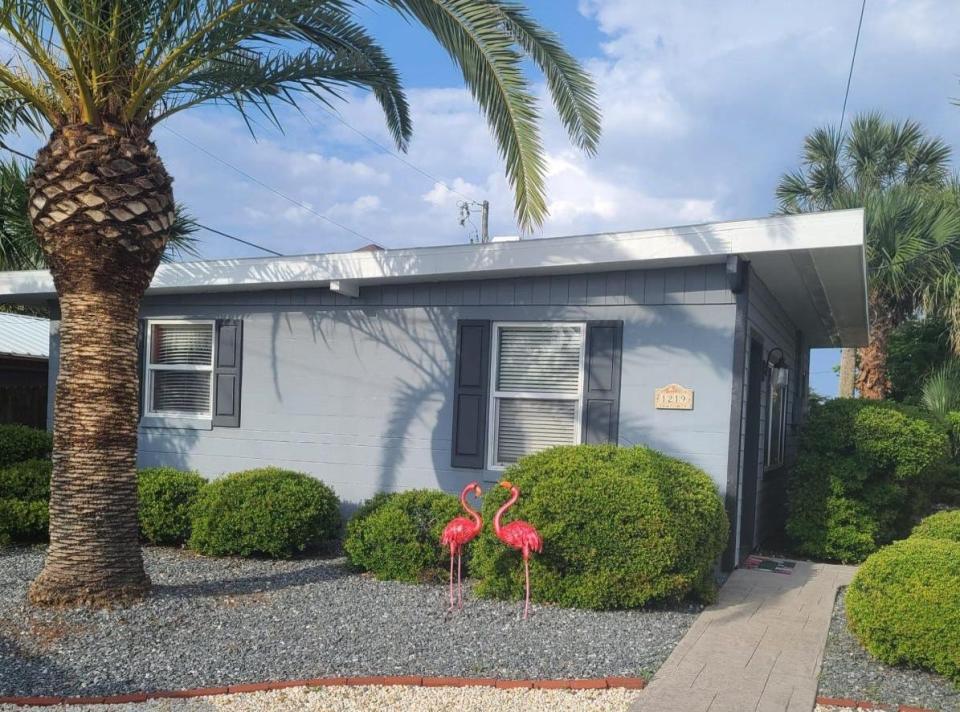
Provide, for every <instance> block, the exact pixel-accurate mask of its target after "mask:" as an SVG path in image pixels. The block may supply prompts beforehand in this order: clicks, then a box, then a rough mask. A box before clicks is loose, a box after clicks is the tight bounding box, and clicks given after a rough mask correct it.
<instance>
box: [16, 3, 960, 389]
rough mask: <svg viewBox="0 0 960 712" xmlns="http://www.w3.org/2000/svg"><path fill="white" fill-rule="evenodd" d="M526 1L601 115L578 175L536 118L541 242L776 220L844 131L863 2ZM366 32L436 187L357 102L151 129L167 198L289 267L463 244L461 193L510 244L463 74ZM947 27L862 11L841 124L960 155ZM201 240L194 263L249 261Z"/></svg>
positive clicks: (230, 248)
mask: <svg viewBox="0 0 960 712" xmlns="http://www.w3.org/2000/svg"><path fill="white" fill-rule="evenodd" d="M527 4H528V6H529V7H530V8H531V10H532V12H533V14H534V15H535V16H536V17H537V18H538V19H540V20H541V22H542V23H543V24H544V25H546V26H548V27H550V28H552V29H553V30H555V31H556V32H557V33H558V34H559V35H560V36H561V38H562V39H563V40H564V41H565V43H566V44H567V46H568V47H569V48H570V49H571V50H572V51H573V52H574V53H575V54H576V55H577V56H578V57H580V58H581V59H582V60H583V61H584V63H585V64H586V66H587V67H588V68H589V70H590V71H591V73H592V74H593V75H594V77H595V79H596V82H597V85H598V88H599V94H600V102H601V106H602V109H603V112H604V135H603V139H602V141H601V145H600V150H599V152H598V154H597V156H596V157H594V158H590V159H588V158H586V157H584V156H583V155H581V154H579V153H578V152H577V151H576V150H574V149H573V148H572V147H570V145H569V143H568V142H567V140H566V138H565V135H564V133H563V131H562V129H561V127H560V126H559V124H558V122H557V121H556V118H555V116H554V115H553V114H552V112H551V111H550V109H549V106H545V107H544V143H545V146H546V150H547V153H548V166H549V183H548V190H549V205H550V210H551V217H550V218H549V219H548V221H547V222H546V224H545V225H544V226H543V229H542V230H541V231H540V232H539V233H538V234H537V236H540V235H542V236H550V235H563V234H575V233H585V232H597V231H603V230H614V229H639V228H649V227H657V226H662V225H676V224H685V223H693V222H701V221H710V220H724V219H734V218H741V217H753V216H763V215H768V214H770V213H771V212H772V211H773V210H775V208H776V204H775V201H774V188H775V185H776V181H777V179H778V177H779V176H780V175H781V174H782V173H783V172H784V171H786V170H789V169H791V168H794V167H796V166H797V165H798V161H799V154H800V149H801V143H802V140H803V137H804V135H806V134H807V133H808V132H809V131H810V130H811V129H812V128H814V127H815V126H818V125H822V124H827V123H834V124H835V123H836V122H837V121H838V120H839V115H840V108H841V104H842V101H843V91H844V86H845V83H846V79H847V70H848V68H849V62H850V53H851V50H852V47H853V40H854V35H855V33H856V27H857V18H858V16H859V13H860V0H805V1H804V2H802V3H788V2H769V0H727V1H726V2H723V3H704V2H699V1H693V0H672V1H671V2H662V1H661V2H645V1H640V0H579V1H577V0H530V1H529V2H528V3H527ZM362 19H363V20H364V21H365V22H367V23H368V24H369V26H370V27H371V29H372V31H373V32H374V34H375V35H376V36H377V37H378V38H379V39H380V40H381V42H382V43H383V44H384V46H385V47H386V48H387V49H388V51H389V52H390V53H391V55H392V56H393V57H394V59H395V61H396V63H397V65H398V68H399V70H400V72H401V74H402V76H403V78H404V80H405V82H406V85H407V87H408V88H409V90H410V100H411V104H412V107H413V120H414V130H415V136H414V140H413V142H412V144H411V147H410V151H409V154H408V155H407V159H408V160H409V161H411V162H412V163H413V164H415V165H416V166H418V167H419V168H420V169H422V170H423V171H425V172H426V173H428V174H429V175H430V176H434V177H436V178H438V179H439V180H440V181H442V183H438V182H436V181H434V180H432V179H431V178H428V177H426V176H424V175H423V174H421V173H419V172H417V171H415V170H413V169H411V168H410V167H409V166H408V165H406V164H404V163H403V162H401V161H399V160H397V158H396V157H395V156H394V155H393V154H392V153H390V152H389V151H384V150H382V149H381V148H378V147H377V146H375V145H373V144H372V143H370V142H369V141H368V140H367V139H365V138H363V137H361V136H359V135H358V134H357V133H355V132H354V130H352V129H356V130H357V131H361V132H362V133H363V134H366V135H367V136H369V137H371V138H373V139H374V140H375V141H376V142H378V143H380V144H382V145H384V146H389V145H390V140H389V137H388V135H387V133H386V131H385V129H384V126H383V121H382V117H381V116H380V114H379V110H378V108H377V106H376V105H375V103H374V102H372V101H371V100H370V98H369V97H368V96H364V95H361V94H356V95H350V97H349V98H350V99H351V101H350V102H349V103H345V104H343V105H342V106H341V107H340V118H341V119H342V120H343V121H344V122H346V125H345V124H344V123H341V122H340V121H338V120H337V119H335V118H333V117H332V116H330V115H329V114H328V113H326V112H325V111H324V110H322V109H321V108H320V107H319V106H316V105H307V106H305V107H304V114H303V115H302V116H301V115H299V114H296V113H293V112H281V116H282V118H283V120H284V128H285V132H284V133H279V132H277V131H276V130H273V129H271V128H269V127H263V128H262V130H260V131H258V140H257V141H254V140H253V139H252V138H251V137H250V135H249V133H248V132H247V130H246V128H245V127H244V124H243V122H242V121H241V120H240V119H239V118H237V117H235V116H233V115H231V114H230V113H228V112H226V111H224V110H220V109H199V110H196V111H194V112H193V113H188V114H184V115H180V116H178V117H175V118H174V119H173V120H172V121H171V122H170V129H172V130H173V131H175V132H177V134H180V135H182V136H184V137H186V138H188V139H189V141H190V142H192V143H190V142H187V141H184V140H183V139H181V138H180V137H179V136H178V135H176V134H174V133H172V132H171V131H168V130H166V129H164V128H162V127H161V128H158V129H157V130H156V132H155V138H156V140H157V143H158V145H159V146H160V149H161V152H162V155H163V157H164V159H165V161H166V163H167V166H168V168H169V170H170V171H171V173H172V174H173V175H174V177H175V184H174V190H175V194H176V198H177V199H178V201H180V202H182V203H184V204H185V205H186V206H187V207H188V208H189V209H190V211H191V212H192V213H193V214H194V215H195V216H196V217H197V218H198V219H199V220H200V221H201V222H203V223H206V224H208V225H211V226H213V227H216V228H219V229H221V230H226V231H228V232H231V233H233V234H236V235H238V236H240V237H243V238H246V239H249V240H253V241H255V242H259V243H261V244H264V245H267V246H269V247H271V248H273V249H275V250H278V251H280V252H283V253H287V254H293V253H302V252H322V251H330V250H339V249H353V248H355V247H358V246H360V245H361V244H363V243H364V242H365V241H366V240H373V241H376V242H379V243H381V244H383V245H386V246H390V247H399V246H404V245H424V244H443V243H454V242H465V241H467V240H468V239H469V238H470V234H469V232H468V231H467V230H466V229H464V228H461V227H460V225H459V224H458V221H457V203H458V201H459V200H461V199H462V198H461V194H462V195H466V196H469V197H470V198H473V199H478V200H479V199H488V200H490V201H491V205H492V211H491V212H492V214H491V228H492V232H493V233H494V234H515V233H516V232H517V228H516V225H515V223H514V221H513V216H512V204H513V201H512V197H511V193H510V191H509V188H508V186H507V184H506V182H505V180H504V179H503V168H502V164H501V162H500V160H499V158H498V156H497V152H496V149H495V147H494V145H493V142H492V140H491V138H490V134H489V132H488V131H487V128H486V126H485V125H484V122H483V120H482V118H481V117H480V116H479V114H478V112H477V110H476V108H475V106H474V105H473V103H472V102H471V100H470V97H469V96H468V94H467V93H466V92H465V91H464V90H463V87H462V82H461V81H460V78H459V76H458V74H457V72H456V70H455V68H454V67H453V66H452V65H451V63H450V62H449V61H448V60H447V58H446V56H445V55H444V53H443V52H442V51H441V50H439V49H438V48H437V46H436V44H435V43H434V42H433V41H432V39H431V38H430V36H429V35H427V34H426V33H425V32H424V31H422V30H420V29H419V28H417V27H415V26H411V25H408V24H407V23H406V22H405V21H403V20H401V19H399V18H398V17H397V16H395V15H393V14H392V13H390V12H388V11H386V10H385V9H383V8H379V9H373V8H371V9H368V10H364V11H363V15H362ZM958 27H960V3H958V2H956V0H867V9H866V15H865V19H864V23H863V34H862V38H861V44H860V53H859V56H858V60H857V66H856V70H855V73H854V78H853V86H852V90H851V94H850V103H849V108H848V114H853V113H856V112H859V111H866V110H874V109H877V110H881V111H883V112H885V113H886V114H887V115H889V116H890V117H894V118H900V119H903V118H908V117H909V118H913V119H917V120H919V121H921V122H922V123H923V124H924V125H925V126H926V127H927V129H928V130H929V131H931V132H933V133H936V134H939V135H941V136H942V137H944V138H945V139H947V140H948V141H949V142H950V143H951V144H952V145H953V146H954V148H955V150H957V149H960V144H958V136H960V132H958V128H960V108H957V107H955V106H953V105H951V98H952V97H958V96H960V84H958V73H960V51H958V50H960V33H958V32H957V28H958ZM538 82H539V78H538ZM348 126H349V127H352V129H351V128H349V127H348ZM28 143H29V142H26V143H25V145H27V144H28ZM196 146H202V147H203V148H204V149H206V150H207V151H210V152H212V153H213V154H215V155H216V156H219V157H221V158H223V159H226V160H228V161H230V162H232V163H234V164H235V165H236V166H238V167H240V168H241V169H242V170H244V171H246V172H248V173H249V174H251V175H254V176H256V177H257V178H258V179H259V180H261V181H263V182H266V183H268V184H269V185H271V186H272V187H274V188H275V189H276V190H278V191H280V192H282V193H284V194H286V195H288V196H290V197H292V198H294V199H296V200H297V201H299V202H301V203H303V204H305V205H308V206H309V207H310V208H311V210H312V211H314V212H311V211H308V210H304V209H302V208H300V207H297V206H296V205H293V204H291V203H290V202H288V201H286V200H284V199H282V198H280V197H279V196H277V195H276V194H275V193H272V192H270V191H268V190H266V189H264V188H263V187H261V186H259V185H257V184H255V183H252V182H250V181H248V180H246V179H245V178H243V177H241V176H240V175H238V174H237V173H235V172H233V171H232V170H231V169H229V168H228V167H226V166H224V165H223V164H221V163H219V162H217V161H216V160H215V159H213V158H211V157H210V156H209V155H207V154H206V153H204V152H203V151H201V150H199V149H198V148H197V147H196ZM451 188H452V190H451ZM316 213H319V214H321V215H324V216H326V217H328V218H329V219H330V220H333V221H336V222H337V223H339V224H340V225H342V226H345V227H348V228H350V230H353V231H355V232H350V231H348V230H344V229H342V228H341V227H338V226H336V225H334V224H332V223H330V222H328V221H326V220H324V219H322V218H320V217H318V215H317V214H316ZM355 233H359V235H358V234H355ZM203 238H204V241H203V244H202V254H203V256H204V257H209V258H213V257H229V256H240V255H244V256H246V255H253V254H257V253H256V252H255V251H253V250H250V249H249V248H245V247H243V246H241V245H237V244H235V243H231V242H229V241H228V240H225V239H223V238H220V237H216V236H214V235H209V234H207V235H204V236H203ZM835 361H836V355H835V354H834V353H830V352H827V353H818V354H816V355H815V360H814V363H813V368H812V375H813V377H812V381H813V387H814V388H815V390H817V391H818V392H820V393H823V394H831V393H834V392H835V390H836V377H835V375H834V374H833V373H832V370H831V367H832V365H833V363H834V362H835Z"/></svg>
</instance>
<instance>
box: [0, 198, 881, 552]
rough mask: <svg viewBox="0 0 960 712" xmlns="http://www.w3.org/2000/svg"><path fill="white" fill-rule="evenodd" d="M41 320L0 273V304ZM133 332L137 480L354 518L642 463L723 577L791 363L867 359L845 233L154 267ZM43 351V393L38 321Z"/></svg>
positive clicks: (773, 506) (40, 280)
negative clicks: (633, 448)
mask: <svg viewBox="0 0 960 712" xmlns="http://www.w3.org/2000/svg"><path fill="white" fill-rule="evenodd" d="M54 299H55V293H54V289H53V284H52V282H51V280H50V277H49V275H48V274H47V273H45V272H29V273H28V272H22V273H6V274H0V300H3V301H17V302H43V301H51V302H52V300H54ZM51 306H52V307H53V308H54V309H55V306H56V305H55V303H52V304H51ZM54 313H55V312H54ZM142 317H143V328H142V329H141V334H142V342H143V343H142V354H143V358H142V360H143V379H144V380H143V382H144V384H145V387H144V389H143V403H142V418H141V422H140V453H139V458H140V463H141V464H142V465H157V464H169V465H173V466H176V467H181V468H191V469H196V470H199V471H200V472H202V473H204V474H206V475H208V476H216V475H219V474H221V473H225V472H231V471H235V470H241V469H246V468H251V467H258V466H265V465H278V466H281V467H287V468H292V469H296V470H301V471H305V472H309V473H312V474H314V475H315V476H317V477H319V478H321V479H323V480H324V481H325V482H326V483H328V484H329V485H331V486H332V487H333V488H334V489H335V490H336V491H337V493H338V494H339V495H340V497H341V498H342V499H343V500H344V501H345V502H347V503H357V502H359V501H361V500H363V499H364V498H366V497H369V496H370V495H372V494H373V493H375V492H377V491H380V490H402V489H407V488H414V487H440V488H443V489H446V490H449V491H456V490H459V489H460V488H461V487H462V486H463V485H464V484H465V483H466V482H468V481H470V480H472V479H475V478H476V479H480V480H486V481H494V480H496V479H497V478H499V477H500V471H501V470H502V469H503V468H504V467H506V466H507V465H509V464H510V463H512V462H514V461H516V459H517V458H519V457H521V456H522V455H524V454H525V453H529V452H532V451H535V450H538V449H541V448H545V447H548V446H551V445H554V444H559V443H578V442H617V443H620V444H622V445H631V444H640V443H642V444H646V445H649V446H651V447H654V448H656V449H658V450H661V451H663V452H665V453H668V454H670V455H674V456H676V457H679V458H683V459H685V460H688V461H690V462H692V463H694V464H696V465H698V466H700V467H701V468H703V469H704V470H705V471H706V472H708V473H709V474H710V476H711V477H712V478H713V479H714V481H715V482H716V484H717V488H718V489H719V491H720V492H721V493H722V494H723V495H724V496H725V497H726V501H727V506H728V511H729V514H730V518H731V521H732V522H733V523H734V527H733V528H734V533H733V535H732V537H731V546H730V550H729V552H728V556H727V558H726V564H727V565H728V566H732V565H734V564H736V562H737V561H738V560H739V559H740V558H742V556H743V555H744V553H745V552H748V551H750V550H751V549H753V548H754V546H755V545H756V544H757V543H758V541H759V540H760V538H761V537H762V536H763V534H764V532H765V530H766V529H767V528H768V527H769V525H770V523H771V522H774V521H776V520H777V519H778V518H781V516H782V515H781V508H782V491H783V480H784V469H785V467H784V466H785V465H786V464H788V463H789V462H790V459H791V457H792V452H793V448H794V440H795V436H796V432H797V425H798V423H799V422H800V421H801V420H802V418H803V414H804V404H805V400H806V398H805V396H806V393H807V377H808V353H809V349H810V348H811V347H821V346H841V345H843V346H856V345H863V344H864V343H866V340H867V328H868V323H867V307H866V279H865V269H864V251H863V214H862V211H859V210H851V211H838V212H829V213H819V214H812V215H800V216H790V217H773V218H764V219H759V220H744V221H735V222H724V223H715V224H708V225H694V226H684V227H675V228H668V229H658V230H645V231H639V232H622V233H608V234H600V235H583V236H574V237H561V238H551V239H530V240H523V241H507V242H493V243H489V244H477V245H451V246H443V247H424V248H415V249H398V250H367V251H359V252H351V253H341V254H320V255H306V256H298V257H278V258H268V259H259V258H258V259H235V260H217V261H210V262H193V263H182V264H171V265H164V266H161V267H160V268H159V270H158V271H157V274H156V277H155V279H154V281H153V284H152V285H151V287H150V290H149V291H148V293H147V296H146V299H145V301H144V303H143V308H142ZM50 346H51V348H50V354H51V369H50V370H51V376H50V378H51V379H54V378H55V377H56V360H57V323H56V321H54V322H53V326H52V331H51V344H50ZM51 392H52V389H51Z"/></svg>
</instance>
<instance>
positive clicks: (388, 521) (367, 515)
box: [343, 490, 471, 583]
mask: <svg viewBox="0 0 960 712" xmlns="http://www.w3.org/2000/svg"><path fill="white" fill-rule="evenodd" d="M458 514H462V512H461V509H460V502H459V501H458V499H457V498H456V497H455V496H454V495H452V494H447V493H446V492H441V491H439V490H410V491H407V492H393V493H380V494H378V495H375V496H374V497H372V498H371V499H369V500H367V501H366V502H364V503H363V504H362V505H361V506H360V508H359V509H358V510H357V512H356V514H355V515H354V516H353V518H352V519H351V520H350V521H349V522H347V537H346V539H345V540H344V542H343V548H344V551H345V552H346V554H347V560H348V561H349V562H350V564H351V565H352V566H353V567H354V568H356V569H359V570H361V571H369V572H370V573H372V574H373V575H374V576H376V577H377V578H378V579H380V580H381V581H386V580H392V581H408V582H414V583H415V582H418V581H438V580H444V579H446V577H447V576H448V575H449V571H450V569H449V566H450V552H449V551H448V550H447V549H445V548H444V547H442V546H440V534H441V533H442V532H443V528H444V526H446V524H447V522H449V521H450V520H451V519H453V518H454V517H456V516H457V515H458ZM470 549H471V547H467V548H466V550H465V551H464V554H465V556H464V561H465V562H466V561H468V558H467V556H468V555H469V551H470Z"/></svg>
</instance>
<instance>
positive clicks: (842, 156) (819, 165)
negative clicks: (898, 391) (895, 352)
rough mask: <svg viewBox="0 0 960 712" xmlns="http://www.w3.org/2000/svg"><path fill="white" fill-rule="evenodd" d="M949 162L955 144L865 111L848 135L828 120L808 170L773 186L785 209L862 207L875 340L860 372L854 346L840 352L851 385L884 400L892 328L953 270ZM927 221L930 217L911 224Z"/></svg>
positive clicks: (806, 158)
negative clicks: (856, 368) (855, 369)
mask: <svg viewBox="0 0 960 712" xmlns="http://www.w3.org/2000/svg"><path fill="white" fill-rule="evenodd" d="M949 162H950V148H949V146H948V145H947V144H946V143H944V142H943V141H942V140H941V139H940V138H937V137H931V136H927V135H926V134H925V133H924V131H923V128H922V127H921V126H920V125H919V124H918V123H916V122H913V121H905V122H902V123H900V122H894V121H887V120H885V119H884V118H883V117H882V116H881V115H880V114H878V113H868V114H863V115H861V116H858V117H856V118H855V119H854V120H853V122H852V123H851V125H850V129H849V131H848V132H846V133H844V134H843V135H841V134H840V133H839V132H837V131H836V130H834V129H832V128H829V127H827V128H819V129H817V130H815V131H814V132H813V133H811V134H810V135H809V136H807V138H806V140H805V141H804V151H803V165H802V168H801V169H800V170H798V171H794V172H792V173H787V174H785V175H784V176H783V177H781V179H780V182H779V184H778V186H777V199H778V200H779V202H780V210H781V212H783V213H800V212H816V211H820V210H832V209H838V208H844V207H864V208H865V209H866V222H867V227H866V252H867V263H868V270H869V273H870V286H869V306H870V315H871V334H870V343H869V344H868V345H867V347H866V348H864V349H862V350H860V353H859V355H860V359H859V360H860V368H859V372H858V373H857V375H856V379H854V378H852V377H851V375H850V372H851V371H852V370H853V367H854V362H855V354H854V350H853V349H844V351H843V355H842V357H841V379H840V380H841V383H842V384H846V385H847V386H848V387H850V386H852V385H853V384H854V382H855V383H856V387H857V389H858V390H859V391H860V394H861V395H862V396H864V397H868V398H882V397H884V395H886V393H887V390H888V388H889V383H888V382H887V377H886V352H887V340H888V338H889V335H890V331H891V330H892V329H893V328H894V327H895V326H896V325H897V324H899V323H900V322H901V321H903V319H905V318H907V317H908V316H910V315H911V314H913V313H914V312H915V311H916V309H917V306H918V305H919V303H920V302H921V301H922V300H923V294H924V293H925V292H926V291H927V290H928V289H929V288H930V286H931V285H932V284H933V283H935V282H937V281H938V280H940V279H941V278H942V276H943V275H944V274H945V273H946V272H947V271H953V270H952V261H953V260H952V258H953V252H954V248H955V241H954V239H953V238H954V237H955V236H956V234H957V233H956V231H955V230H956V228H955V225H956V222H955V221H956V210H955V209H953V208H952V207H951V206H950V205H949V201H944V199H943V193H944V191H945V189H946V187H947V185H948V182H949ZM877 210H879V211H881V212H879V213H878V214H874V211H877ZM925 220H929V221H931V222H930V223H928V224H918V223H917V222H915V221H925ZM957 323H958V324H960V321H958V322H957ZM840 395H842V396H850V395H852V390H851V392H843V391H841V393H840Z"/></svg>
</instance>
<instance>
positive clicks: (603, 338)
mask: <svg viewBox="0 0 960 712" xmlns="http://www.w3.org/2000/svg"><path fill="white" fill-rule="evenodd" d="M622 350H623V322H622V321H588V322H587V344H586V358H585V360H584V369H585V373H584V379H583V382H584V393H583V432H582V440H583V442H585V443H614V444H616V442H617V440H618V437H619V434H620V362H621V360H622V356H621V352H622Z"/></svg>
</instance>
